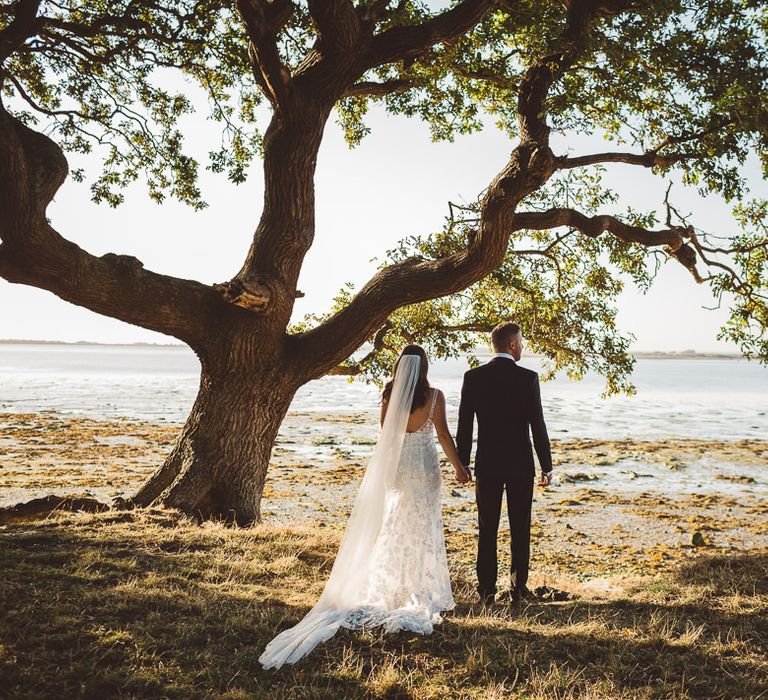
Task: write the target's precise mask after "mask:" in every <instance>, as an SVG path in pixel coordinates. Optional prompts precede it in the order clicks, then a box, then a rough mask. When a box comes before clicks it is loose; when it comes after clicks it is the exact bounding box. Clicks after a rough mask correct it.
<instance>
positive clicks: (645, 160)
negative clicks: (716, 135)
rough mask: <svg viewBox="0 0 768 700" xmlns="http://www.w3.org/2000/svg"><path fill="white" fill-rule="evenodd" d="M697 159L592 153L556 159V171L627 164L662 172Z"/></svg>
mask: <svg viewBox="0 0 768 700" xmlns="http://www.w3.org/2000/svg"><path fill="white" fill-rule="evenodd" d="M699 157H700V156H698V155H697V154H695V153H671V154H670V155H661V154H659V153H656V152H655V151H646V152H645V153H624V152H606V153H593V154H590V155H587V156H576V157H573V158H571V157H568V156H563V157H561V158H558V159H557V169H558V170H569V169H571V168H581V167H584V166H587V165H596V164H598V163H627V164H628V165H640V166H642V167H644V168H661V169H662V170H666V169H667V168H669V167H670V166H672V165H674V164H675V163H678V162H680V161H683V160H692V159H694V158H699Z"/></svg>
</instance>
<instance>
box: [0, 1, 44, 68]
mask: <svg viewBox="0 0 768 700" xmlns="http://www.w3.org/2000/svg"><path fill="white" fill-rule="evenodd" d="M39 7H40V0H20V2H19V3H18V5H17V6H16V11H15V13H14V17H13V21H12V22H11V23H10V24H9V25H8V26H7V27H5V28H4V29H3V30H2V31H0V63H2V62H3V61H4V60H5V59H6V58H8V56H10V55H11V54H12V53H13V52H14V51H15V50H16V49H17V48H18V47H19V46H20V45H21V44H23V43H24V42H25V41H26V40H27V39H28V38H29V37H31V36H34V34H35V32H36V31H37V27H38V24H39V23H38V19H37V10H38V9H39Z"/></svg>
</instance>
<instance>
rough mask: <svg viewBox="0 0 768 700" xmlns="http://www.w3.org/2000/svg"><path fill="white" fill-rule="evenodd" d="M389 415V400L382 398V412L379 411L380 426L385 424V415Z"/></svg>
mask: <svg viewBox="0 0 768 700" xmlns="http://www.w3.org/2000/svg"><path fill="white" fill-rule="evenodd" d="M386 415H387V400H386V399H382V400H381V412H380V413H379V427H381V426H382V425H384V416H386Z"/></svg>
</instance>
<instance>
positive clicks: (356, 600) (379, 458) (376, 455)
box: [259, 355, 421, 668]
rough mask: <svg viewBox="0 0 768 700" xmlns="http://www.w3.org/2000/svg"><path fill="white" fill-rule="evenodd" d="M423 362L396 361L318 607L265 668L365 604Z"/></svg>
mask: <svg viewBox="0 0 768 700" xmlns="http://www.w3.org/2000/svg"><path fill="white" fill-rule="evenodd" d="M420 364H421V360H420V358H419V357H418V356H416V355H403V356H401V357H400V360H399V362H398V365H397V370H396V372H395V379H394V382H393V385H392V393H391V395H390V398H389V402H388V406H387V414H386V416H385V418H384V424H383V425H382V428H381V434H380V435H379V439H378V441H377V443H376V447H375V448H374V451H373V456H372V457H371V459H370V461H369V462H368V467H367V468H366V470H365V474H364V476H363V481H362V483H361V485H360V490H359V491H358V493H357V497H356V498H355V503H354V506H353V507H352V513H351V514H350V516H349V522H348V524H347V529H346V531H345V533H344V536H343V537H342V540H341V545H340V546H339V551H338V553H337V555H336V560H335V561H334V564H333V568H332V569H331V574H330V576H329V577H328V581H327V582H326V584H325V588H324V589H323V592H322V594H321V596H320V598H319V600H318V601H317V603H316V604H315V606H314V607H313V608H312V609H311V610H310V611H309V612H308V613H307V614H306V616H305V617H304V618H303V619H302V620H301V621H300V622H299V623H298V624H297V625H295V626H294V627H291V628H290V629H287V630H285V631H284V632H281V633H280V634H279V635H278V636H277V637H275V638H274V639H273V640H272V641H271V642H270V643H269V644H268V645H267V647H266V649H265V650H264V653H263V654H262V655H261V656H260V657H259V662H260V663H261V664H262V666H264V668H280V666H282V665H283V664H285V663H295V662H296V661H298V660H299V659H301V658H302V657H303V656H305V655H306V654H308V653H309V652H310V651H312V649H314V648H315V647H316V646H317V645H318V644H319V643H320V642H324V641H325V640H327V639H330V638H331V637H332V636H333V635H334V634H335V633H336V631H337V630H338V629H339V627H340V626H341V625H342V623H343V622H344V620H345V619H346V618H347V616H348V615H349V614H350V613H351V612H352V611H354V610H355V609H357V608H359V607H360V606H361V605H363V604H364V601H365V596H366V584H367V581H368V577H369V565H368V563H369V560H370V559H371V553H372V551H373V548H374V545H375V543H376V538H377V536H378V534H379V531H380V530H381V526H382V521H383V518H384V509H385V502H386V494H387V491H388V489H389V488H391V487H392V485H393V484H394V480H395V476H396V474H397V466H398V463H399V461H400V452H401V450H402V447H403V441H404V439H405V432H406V427H407V425H408V417H409V415H410V412H411V404H412V402H413V394H414V390H415V388H416V380H417V379H418V377H419V366H420Z"/></svg>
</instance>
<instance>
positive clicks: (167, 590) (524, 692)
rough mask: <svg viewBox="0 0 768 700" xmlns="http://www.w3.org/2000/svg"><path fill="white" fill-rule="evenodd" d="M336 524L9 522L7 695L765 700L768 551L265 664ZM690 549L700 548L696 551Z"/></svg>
mask: <svg viewBox="0 0 768 700" xmlns="http://www.w3.org/2000/svg"><path fill="white" fill-rule="evenodd" d="M337 537H338V531H337V530H334V529H332V528H326V529H322V530H319V529H311V528H296V529H292V530H285V529H282V528H277V527H274V526H267V525H262V526H257V527H254V528H248V529H239V530H238V529H234V530H233V529H227V528H224V527H222V526H219V525H213V524H211V525H207V526H204V527H202V528H198V527H195V526H192V525H190V524H188V523H186V522H185V521H184V520H182V519H180V518H179V517H178V516H177V515H176V514H175V513H172V512H169V511H164V510H152V511H148V512H138V511H134V512H107V513H100V514H93V515H86V514H70V513H66V514H60V515H56V516H52V517H50V518H48V519H47V520H45V521H42V522H37V523H30V524H19V525H10V526H7V527H4V528H0V560H1V561H2V562H3V569H4V571H3V573H4V576H3V580H2V583H1V584H0V600H2V601H3V604H2V613H1V614H2V622H1V623H0V696H3V697H11V698H70V697H82V698H99V699H102V698H111V697H125V698H131V697H136V698H149V697H169V698H231V699H236V698H283V697H285V698H334V699H337V700H340V699H341V698H359V697H376V698H379V697H380V698H411V697H412V698H509V697H526V698H529V697H530V698H571V697H580V698H591V697H606V698H622V697H626V698H638V697H639V698H661V697H664V698H667V697H680V698H683V697H702V698H703V697H706V698H717V697H723V698H725V697H728V698H733V697H745V698H746V697H754V698H756V697H759V696H760V695H761V694H765V691H766V689H767V688H768V662H767V661H766V658H768V550H764V549H763V550H753V551H749V552H738V553H735V554H734V555H733V556H723V555H720V554H718V555H717V556H708V555H706V554H701V553H697V554H696V558H691V559H689V560H687V561H686V560H683V561H682V562H679V563H677V564H675V565H674V566H671V567H670V568H669V570H668V571H666V572H665V573H657V574H656V575H655V576H652V577H646V578H638V579H635V582H636V584H635V585H634V587H633V588H631V589H628V590H625V591H624V592H623V593H622V594H621V595H620V596H615V597H613V598H603V599H597V598H591V599H590V598H577V599H575V600H571V601H568V602H564V603H543V602H542V603H534V604H531V605H528V606H525V607H512V606H507V605H498V606H495V607H494V608H491V609H483V608H480V607H478V606H474V605H473V604H472V602H471V600H472V592H471V590H472V577H471V561H472V552H471V546H470V544H468V542H471V538H470V539H469V540H467V538H459V537H458V536H455V535H450V534H449V545H451V546H452V547H453V549H454V552H455V554H454V555H453V561H454V572H453V575H454V585H455V591H456V593H457V600H458V607H457V610H456V611H455V612H454V613H453V614H451V615H450V616H449V617H448V618H447V619H446V621H445V622H444V624H443V625H442V626H441V627H439V628H438V629H437V630H436V632H435V634H434V635H432V636H431V637H420V636H418V635H412V634H398V635H390V636H385V635H382V634H380V633H377V632H375V633H353V632H350V631H343V632H342V633H340V634H338V635H337V636H336V637H335V638H334V639H333V640H331V641H330V642H328V643H326V644H324V645H321V646H320V647H318V648H317V649H316V650H315V651H314V652H313V654H312V655H311V656H310V657H308V658H307V659H305V660H304V661H303V662H302V663H300V664H298V665H297V666H295V667H285V668H283V669H282V670H279V671H264V670H262V668H261V666H260V665H259V663H258V657H259V655H260V653H261V651H262V649H263V648H264V645H265V644H266V643H267V641H269V639H271V638H272V636H274V634H275V632H276V631H277V630H280V629H283V628H285V627H287V626H289V625H291V624H293V623H294V622H295V621H297V620H298V619H299V618H300V617H301V616H302V615H303V614H304V612H306V610H307V609H308V607H309V606H310V605H311V604H312V602H314V600H315V599H316V597H317V596H318V594H319V592H320V590H321V588H322V584H323V581H324V579H325V577H326V576H327V574H328V572H329V570H330V566H331V562H332V557H333V556H334V553H335V548H336V546H337V541H338V540H337ZM691 556H693V554H692V555H691Z"/></svg>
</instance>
